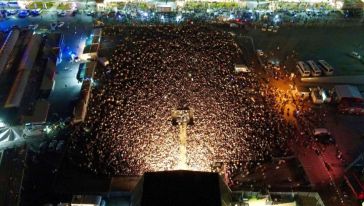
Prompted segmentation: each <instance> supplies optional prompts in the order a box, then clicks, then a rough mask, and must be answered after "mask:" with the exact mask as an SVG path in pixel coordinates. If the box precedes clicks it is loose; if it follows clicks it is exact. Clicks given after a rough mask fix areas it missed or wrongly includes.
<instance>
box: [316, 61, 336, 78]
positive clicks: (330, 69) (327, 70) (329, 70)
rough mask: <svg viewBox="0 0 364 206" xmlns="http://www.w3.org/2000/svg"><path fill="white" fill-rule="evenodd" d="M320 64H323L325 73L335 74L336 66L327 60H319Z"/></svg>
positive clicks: (322, 67)
mask: <svg viewBox="0 0 364 206" xmlns="http://www.w3.org/2000/svg"><path fill="white" fill-rule="evenodd" d="M318 63H319V66H321V69H322V71H323V72H324V74H325V75H333V74H334V68H333V67H332V66H331V65H330V64H329V63H327V62H326V61H325V60H318Z"/></svg>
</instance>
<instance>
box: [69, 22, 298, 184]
mask: <svg viewBox="0 0 364 206" xmlns="http://www.w3.org/2000/svg"><path fill="white" fill-rule="evenodd" d="M119 30H120V27H112V28H108V29H106V30H105V31H104V34H105V35H117V36H118V38H122V40H123V44H122V45H120V47H118V48H117V49H116V50H115V51H114V54H113V56H112V57H111V59H110V66H109V68H107V69H104V70H101V71H99V72H98V75H97V78H98V81H99V83H98V85H97V86H96V87H95V88H93V90H92V97H91V99H90V103H89V107H88V114H87V117H86V120H85V122H84V123H82V124H79V125H75V128H73V132H72V142H71V154H72V155H71V157H72V160H74V161H75V162H76V163H77V164H78V165H79V166H80V167H82V168H86V169H87V170H91V171H93V172H94V173H96V174H103V175H139V174H142V173H143V172H145V171H159V170H172V169H176V166H177V163H178V154H179V138H178V132H179V128H178V127H176V126H174V125H173V124H172V118H171V113H172V111H173V110H174V109H178V108H186V107H188V108H190V109H191V110H193V122H194V124H193V125H190V126H188V128H187V165H188V167H189V169H191V170H203V171H210V170H211V166H212V165H213V164H215V163H216V162H222V163H224V164H225V165H226V167H225V173H226V174H227V175H228V176H229V177H233V176H234V175H236V174H239V173H241V172H246V171H247V170H249V169H250V167H252V166H253V165H254V163H255V162H262V161H269V160H270V159H271V157H272V155H277V156H281V155H284V154H285V153H287V152H288V151H287V145H286V144H287V139H289V138H291V137H292V135H293V132H292V131H293V129H292V128H291V127H290V126H289V125H287V123H286V122H285V121H284V120H283V118H282V115H280V114H279V112H277V110H276V108H275V106H274V105H275V96H274V95H275V94H274V91H273V90H272V89H271V88H270V87H269V86H268V85H267V84H266V83H264V82H263V81H261V80H260V78H259V77H258V76H257V74H256V73H254V72H251V73H235V71H234V63H235V62H238V61H239V60H240V59H241V56H242V55H243V54H242V51H241V50H240V48H239V47H238V46H237V44H236V43H235V42H234V40H233V39H232V36H231V35H230V34H229V33H227V32H222V31H216V30H211V29H209V28H208V27H205V26H197V25H190V26H145V27H133V28H124V29H123V32H119Z"/></svg>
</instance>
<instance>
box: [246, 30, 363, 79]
mask: <svg viewBox="0 0 364 206" xmlns="http://www.w3.org/2000/svg"><path fill="white" fill-rule="evenodd" d="M362 33H364V27H360V26H352V27H339V26H338V27H304V26H302V27H282V28H280V29H279V31H278V33H272V32H262V31H260V30H259V29H256V30H252V31H250V32H249V35H251V36H252V37H253V38H254V40H255V44H256V48H257V49H259V48H260V49H263V51H266V52H270V51H273V52H274V53H276V55H277V57H278V59H280V60H281V61H284V59H285V58H286V56H289V55H291V54H292V52H293V50H294V51H295V53H296V54H297V57H298V59H300V60H310V59H313V60H317V59H325V60H327V61H328V62H329V63H330V64H332V65H333V66H334V68H335V69H336V70H335V73H336V74H337V75H354V74H364V64H362V63H361V62H359V61H358V60H356V59H354V58H352V57H350V56H349V54H350V52H352V51H358V52H359V53H361V54H364V47H363V46H364V39H363V38H362V37H361V35H359V34H362ZM277 46H279V53H278V50H277ZM288 69H289V70H291V71H296V69H295V67H294V65H292V64H290V65H289V67H288Z"/></svg>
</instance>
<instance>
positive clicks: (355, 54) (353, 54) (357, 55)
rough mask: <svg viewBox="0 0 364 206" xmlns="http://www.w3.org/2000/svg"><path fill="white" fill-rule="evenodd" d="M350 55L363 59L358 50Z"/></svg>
mask: <svg viewBox="0 0 364 206" xmlns="http://www.w3.org/2000/svg"><path fill="white" fill-rule="evenodd" d="M350 56H352V57H354V58H355V59H361V55H360V54H359V53H358V52H354V51H353V52H351V53H350Z"/></svg>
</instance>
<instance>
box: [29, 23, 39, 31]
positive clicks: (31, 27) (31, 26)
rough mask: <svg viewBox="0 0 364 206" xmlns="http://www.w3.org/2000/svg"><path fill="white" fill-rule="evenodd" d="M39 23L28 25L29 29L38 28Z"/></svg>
mask: <svg viewBox="0 0 364 206" xmlns="http://www.w3.org/2000/svg"><path fill="white" fill-rule="evenodd" d="M38 26H39V25H38V24H30V25H28V26H27V29H29V30H36V29H37V28H38Z"/></svg>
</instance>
